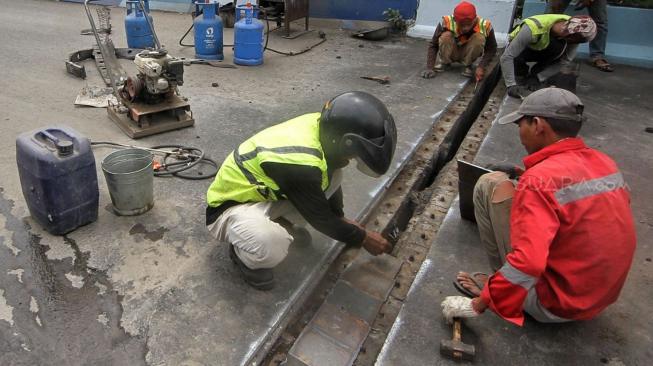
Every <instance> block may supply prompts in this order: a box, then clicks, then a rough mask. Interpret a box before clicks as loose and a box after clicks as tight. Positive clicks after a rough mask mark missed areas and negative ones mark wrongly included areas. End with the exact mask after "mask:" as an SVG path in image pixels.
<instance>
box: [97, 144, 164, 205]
mask: <svg viewBox="0 0 653 366" xmlns="http://www.w3.org/2000/svg"><path fill="white" fill-rule="evenodd" d="M102 171H103V172H104V177H105V178H106V181H107V186H108V187H109V195H110V196H111V202H112V203H113V210H114V212H115V213H116V214H117V215H120V216H133V215H140V214H142V213H144V212H147V211H149V210H150V209H151V208H152V207H153V206H154V171H153V170H152V154H150V153H149V152H148V151H145V150H141V149H125V150H119V151H115V152H112V153H111V154H109V155H107V157H105V158H104V160H102Z"/></svg>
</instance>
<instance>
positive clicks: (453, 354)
mask: <svg viewBox="0 0 653 366" xmlns="http://www.w3.org/2000/svg"><path fill="white" fill-rule="evenodd" d="M440 353H441V354H443V355H444V356H447V357H450V358H453V359H454V360H468V361H473V360H474V355H476V349H475V348H474V346H473V345H470V344H465V343H463V342H461V341H455V340H453V339H443V340H441V341H440Z"/></svg>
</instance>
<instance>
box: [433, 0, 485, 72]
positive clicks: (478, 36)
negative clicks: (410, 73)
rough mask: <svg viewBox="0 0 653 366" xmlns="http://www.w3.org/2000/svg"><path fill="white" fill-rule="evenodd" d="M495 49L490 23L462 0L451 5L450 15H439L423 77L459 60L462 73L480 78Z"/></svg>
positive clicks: (443, 69) (444, 68)
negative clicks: (474, 64)
mask: <svg viewBox="0 0 653 366" xmlns="http://www.w3.org/2000/svg"><path fill="white" fill-rule="evenodd" d="M496 52H497V40H496V38H495V37H494V29H492V24H490V21H489V20H485V19H483V18H481V17H479V16H477V15H476V8H475V7H474V5H472V4H470V3H468V2H466V1H463V2H461V3H460V4H458V5H457V6H456V7H455V8H454V12H453V15H447V16H444V17H442V22H440V24H438V26H437V28H436V29H435V33H434V34H433V39H432V40H431V42H430V43H429V48H428V55H427V61H426V70H424V71H423V72H422V77H423V78H426V79H430V78H432V77H434V76H435V73H436V72H443V71H445V70H446V68H447V67H448V66H449V65H450V64H451V63H452V62H462V64H463V65H464V67H465V68H464V69H463V72H462V74H463V76H466V77H472V76H474V77H475V78H476V80H477V81H479V80H481V79H483V77H484V76H485V71H486V69H487V67H488V65H489V63H490V61H492V58H493V57H494V55H495V54H496ZM481 55H483V57H482V58H481V61H480V62H479V63H478V66H477V67H476V69H474V68H473V66H472V65H473V63H474V61H475V60H476V59H478V58H479V57H481ZM438 56H439V60H438V62H437V63H436V60H437V59H438Z"/></svg>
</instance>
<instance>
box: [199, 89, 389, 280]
mask: <svg viewBox="0 0 653 366" xmlns="http://www.w3.org/2000/svg"><path fill="white" fill-rule="evenodd" d="M396 140H397V132H396V128H395V123H394V119H393V117H392V115H391V114H390V113H389V112H388V110H387V108H386V106H385V105H384V104H383V102H381V101H380V100H378V99H377V98H376V97H374V96H372V95H370V94H367V93H364V92H348V93H344V94H341V95H338V96H336V97H335V98H333V99H331V100H330V101H329V102H327V103H326V104H325V106H324V108H323V109H322V112H321V113H309V114H305V115H302V116H299V117H296V118H293V119H291V120H289V121H286V122H283V123H280V124H278V125H275V126H272V127H269V128H267V129H265V130H263V131H261V132H259V133H257V134H255V135H254V136H252V137H251V138H249V139H248V140H246V141H245V142H243V143H242V144H240V146H239V147H238V148H236V149H235V150H234V151H233V152H232V153H231V154H230V155H229V156H228V157H227V158H226V159H225V161H224V163H223V164H222V166H221V167H220V170H219V171H218V174H217V175H216V178H215V180H214V182H213V183H212V184H211V186H210V187H209V190H208V192H207V203H208V207H207V209H206V224H207V226H208V230H209V231H210V233H211V235H212V236H213V237H214V238H215V239H217V240H218V241H220V242H224V243H227V244H228V245H229V251H230V256H231V259H232V260H233V261H234V263H235V264H236V265H237V266H238V268H239V269H240V271H241V273H242V275H243V276H244V278H245V281H246V282H247V283H248V284H250V285H251V286H253V287H254V288H257V289H260V290H269V289H271V288H272V287H273V285H274V273H273V271H272V269H273V268H274V267H275V266H277V265H278V264H279V263H281V261H282V260H283V259H284V258H285V257H286V255H287V254H288V247H289V246H290V243H291V242H292V240H293V237H292V235H291V234H290V233H289V232H288V230H287V229H286V228H284V226H282V225H281V224H280V223H283V222H286V223H288V222H290V223H291V224H294V225H299V226H302V225H303V224H305V223H306V222H307V223H308V224H310V225H311V226H313V227H314V228H315V229H316V230H318V231H320V232H322V233H324V234H325V235H327V236H329V237H331V238H333V239H336V240H338V241H341V242H344V243H346V244H350V245H362V246H363V247H364V248H365V249H366V250H367V251H368V252H370V253H371V254H374V255H378V254H381V253H385V252H389V251H390V250H391V245H390V243H389V242H388V241H387V240H386V239H385V238H383V237H382V236H381V235H380V234H379V233H376V232H373V231H367V230H365V229H364V228H363V227H362V226H361V225H359V224H358V223H356V222H354V221H351V220H348V219H346V218H345V217H344V212H343V197H342V190H341V188H340V181H341V180H340V178H341V177H342V173H341V168H344V167H345V166H346V165H347V164H348V163H349V161H350V160H351V159H355V160H356V161H357V162H358V168H359V170H361V171H362V172H363V173H365V174H367V175H371V176H374V177H378V176H381V175H382V174H384V173H385V172H386V171H387V170H388V168H389V167H390V164H391V162H392V157H393V155H394V151H395V146H396ZM285 226H286V227H288V225H285Z"/></svg>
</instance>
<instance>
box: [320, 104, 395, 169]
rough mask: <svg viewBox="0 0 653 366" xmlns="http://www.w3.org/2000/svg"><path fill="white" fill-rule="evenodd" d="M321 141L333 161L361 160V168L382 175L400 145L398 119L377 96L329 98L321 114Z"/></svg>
mask: <svg viewBox="0 0 653 366" xmlns="http://www.w3.org/2000/svg"><path fill="white" fill-rule="evenodd" d="M320 143H321V144H322V148H323V149H324V154H325V155H326V158H327V160H330V162H336V165H341V166H344V165H346V164H347V162H348V161H349V159H352V158H355V159H356V160H357V161H358V170H360V171H361V172H363V173H365V174H367V175H370V176H376V177H378V176H380V175H382V174H384V173H385V172H387V171H388V168H389V167H390V163H391V162H392V156H393V155H394V152H395V146H396V145H397V129H396V127H395V121H394V119H393V118H392V115H391V114H390V112H388V109H387V108H386V107H385V105H384V104H383V102H381V101H380V100H379V99H377V98H376V97H375V96H373V95H371V94H368V93H365V92H360V91H354V92H347V93H343V94H340V95H338V96H336V97H335V98H333V99H331V100H330V101H328V102H327V103H326V104H325V105H324V108H322V115H321V116H320Z"/></svg>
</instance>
